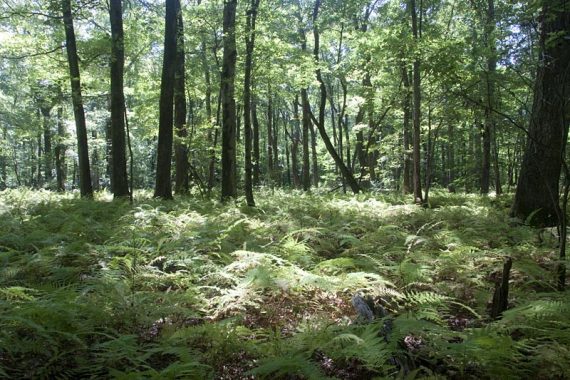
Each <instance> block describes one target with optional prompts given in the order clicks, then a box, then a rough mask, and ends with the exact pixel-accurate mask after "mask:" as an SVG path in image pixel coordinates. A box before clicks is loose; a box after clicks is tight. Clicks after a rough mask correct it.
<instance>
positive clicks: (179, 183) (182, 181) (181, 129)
mask: <svg viewBox="0 0 570 380" xmlns="http://www.w3.org/2000/svg"><path fill="white" fill-rule="evenodd" d="M176 8H177V9H176V10H177V12H176V13H177V15H176V64H175V69H174V130H175V131H176V142H175V144H174V162H175V164H176V171H175V175H174V179H175V181H174V183H175V190H176V193H177V194H187V193H188V191H189V190H190V183H189V177H188V170H189V162H188V147H187V142H186V138H187V137H188V129H187V125H186V73H185V70H186V64H185V63H186V60H185V58H184V54H185V50H184V24H183V19H182V8H181V6H180V0H176Z"/></svg>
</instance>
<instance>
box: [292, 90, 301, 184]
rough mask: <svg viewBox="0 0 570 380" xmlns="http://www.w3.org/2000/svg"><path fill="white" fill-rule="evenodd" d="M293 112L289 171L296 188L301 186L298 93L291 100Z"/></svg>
mask: <svg viewBox="0 0 570 380" xmlns="http://www.w3.org/2000/svg"><path fill="white" fill-rule="evenodd" d="M293 113H294V115H295V121H294V124H293V128H292V130H291V171H292V172H293V173H292V175H293V186H294V187H295V188H296V189H298V188H300V187H301V178H300V176H299V140H300V138H299V129H300V125H299V124H300V116H299V94H297V95H296V96H295V100H294V101H293Z"/></svg>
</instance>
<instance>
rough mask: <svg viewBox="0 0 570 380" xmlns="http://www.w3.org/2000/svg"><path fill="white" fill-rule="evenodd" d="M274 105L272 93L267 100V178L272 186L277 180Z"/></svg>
mask: <svg viewBox="0 0 570 380" xmlns="http://www.w3.org/2000/svg"><path fill="white" fill-rule="evenodd" d="M273 158H274V155H273V106H272V102H271V94H269V99H268V102H267V180H268V182H269V184H270V185H271V187H273V184H274V182H275V168H274V166H273Z"/></svg>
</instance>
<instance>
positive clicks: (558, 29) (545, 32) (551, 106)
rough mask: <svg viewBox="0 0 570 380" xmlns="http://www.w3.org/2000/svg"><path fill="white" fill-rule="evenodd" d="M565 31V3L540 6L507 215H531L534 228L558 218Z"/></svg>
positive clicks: (567, 90)
mask: <svg viewBox="0 0 570 380" xmlns="http://www.w3.org/2000/svg"><path fill="white" fill-rule="evenodd" d="M568 30H570V7H569V6H568V1H567V0H550V1H548V2H545V3H544V5H543V8H542V30H541V35H540V47H541V53H540V62H539V66H538V71H537V75H536V81H535V88H534V102H533V107H532V114H531V120H530V126H529V130H528V141H527V146H526V151H525V154H524V158H523V162H522V167H521V172H520V176H519V180H518V184H517V190H516V194H515V201H514V204H513V208H512V210H511V212H512V214H513V215H514V216H516V217H519V218H521V219H526V218H528V217H529V216H530V215H533V216H532V219H531V221H530V223H531V224H532V225H535V226H553V225H556V224H558V223H559V222H560V219H561V218H562V215H561V211H560V206H559V180H560V172H561V169H562V164H563V160H564V152H565V148H566V141H567V136H568V123H569V120H568V115H570V74H569V67H570V39H568V38H567V33H568Z"/></svg>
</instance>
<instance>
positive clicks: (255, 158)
mask: <svg viewBox="0 0 570 380" xmlns="http://www.w3.org/2000/svg"><path fill="white" fill-rule="evenodd" d="M251 119H252V124H253V185H254V186H259V177H260V175H261V172H260V166H259V162H260V160H261V157H260V152H259V118H258V117H257V99H255V98H254V99H253V101H252V104H251Z"/></svg>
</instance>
